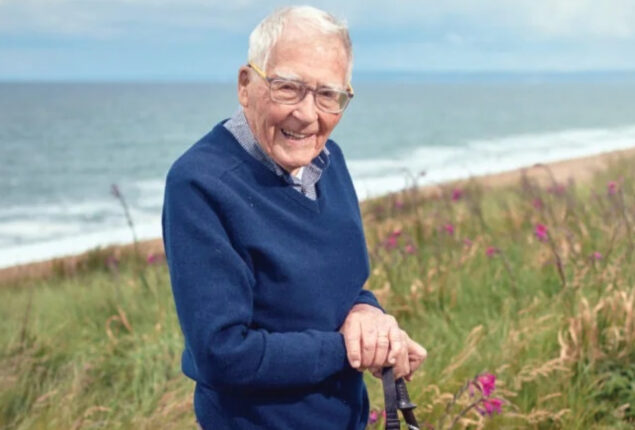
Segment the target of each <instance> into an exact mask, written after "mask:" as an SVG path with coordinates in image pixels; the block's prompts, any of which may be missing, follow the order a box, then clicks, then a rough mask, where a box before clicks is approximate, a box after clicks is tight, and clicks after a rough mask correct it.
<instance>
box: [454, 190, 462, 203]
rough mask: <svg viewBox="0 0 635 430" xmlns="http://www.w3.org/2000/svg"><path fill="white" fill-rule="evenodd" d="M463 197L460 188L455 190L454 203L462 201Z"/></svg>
mask: <svg viewBox="0 0 635 430" xmlns="http://www.w3.org/2000/svg"><path fill="white" fill-rule="evenodd" d="M461 197H463V190H462V189H460V188H455V189H453V190H452V201H453V202H455V201H457V200H460V199H461Z"/></svg>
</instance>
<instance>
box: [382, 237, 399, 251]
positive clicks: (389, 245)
mask: <svg viewBox="0 0 635 430" xmlns="http://www.w3.org/2000/svg"><path fill="white" fill-rule="evenodd" d="M385 247H386V249H387V250H391V249H395V248H396V247H397V236H392V235H391V236H389V237H388V239H386V244H385Z"/></svg>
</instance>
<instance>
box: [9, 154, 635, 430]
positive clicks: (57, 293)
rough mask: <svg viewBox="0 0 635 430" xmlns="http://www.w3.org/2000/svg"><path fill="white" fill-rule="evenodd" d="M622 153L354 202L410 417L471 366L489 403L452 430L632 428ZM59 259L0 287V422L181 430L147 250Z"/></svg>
mask: <svg viewBox="0 0 635 430" xmlns="http://www.w3.org/2000/svg"><path fill="white" fill-rule="evenodd" d="M634 162H635V159H633V158H632V157H631V158H630V159H627V160H622V161H620V162H615V163H614V164H612V165H611V167H610V168H609V169H607V170H606V171H604V172H601V173H598V174H597V175H595V177H593V178H592V179H591V180H588V181H585V182H584V184H579V185H578V184H576V183H575V182H573V181H569V182H566V183H562V182H557V181H556V180H555V179H554V180H553V181H547V182H546V183H545V182H543V183H537V182H535V181H533V180H532V179H529V178H524V179H522V180H520V181H519V182H517V183H515V184H512V185H509V186H506V187H497V188H495V189H491V188H489V187H486V186H484V185H483V184H482V183H479V182H478V181H472V182H469V183H465V184H461V185H447V186H444V187H441V191H440V192H439V193H430V192H417V191H415V190H414V189H412V190H404V191H402V192H401V193H397V194H393V195H390V196H387V197H384V198H381V199H377V200H373V201H369V202H366V203H365V204H364V220H365V225H366V232H367V238H368V243H369V251H370V253H371V260H372V267H373V272H372V276H371V278H370V280H369V282H368V288H370V289H372V290H374V292H375V293H376V294H377V296H378V297H379V299H380V301H381V302H382V303H383V304H384V306H385V308H386V309H387V310H388V311H389V312H390V313H393V314H394V315H395V316H396V317H397V319H398V320H399V322H400V324H401V325H402V326H403V327H405V328H406V330H407V331H408V332H409V333H411V336H412V337H413V338H415V339H416V340H418V341H419V342H421V343H422V344H423V345H425V346H426V347H427V349H428V351H429V358H428V360H427V362H426V363H425V365H424V368H423V369H422V371H420V372H419V374H418V375H417V376H416V377H415V379H414V380H413V381H412V382H411V383H409V391H410V394H411V398H412V400H413V401H414V403H416V404H417V405H418V408H417V409H416V414H417V417H418V418H419V420H420V422H421V423H425V425H424V426H423V428H436V429H441V428H449V427H450V424H451V422H452V420H453V419H454V417H456V415H457V413H458V412H459V411H461V410H463V409H466V408H467V407H468V406H469V405H470V404H472V403H477V405H476V406H477V407H478V406H479V404H478V399H479V395H480V394H479V392H478V390H476V391H477V392H476V393H473V394H472V395H470V392H471V391H472V392H473V391H474V390H473V388H470V389H466V390H465V392H464V393H463V394H462V395H461V396H458V397H457V398H456V399H455V401H454V402H453V403H449V402H452V399H453V396H454V394H455V393H456V392H457V391H458V390H460V389H461V387H466V386H465V383H466V381H469V380H471V379H472V378H474V377H475V376H476V375H478V374H483V373H484V372H487V373H491V374H493V375H495V376H496V378H497V381H496V389H495V391H494V393H493V394H492V396H495V398H497V399H500V400H502V401H503V405H502V411H501V413H500V414H493V416H487V415H485V416H483V415H481V413H479V411H478V410H477V408H476V407H475V408H471V409H469V410H468V411H467V412H466V413H465V415H464V416H463V417H462V418H460V419H458V420H456V422H455V427H454V428H470V429H477V428H478V429H480V428H484V429H498V428H508V429H522V428H527V429H560V428H562V429H631V428H633V425H635V347H634V346H633V343H634V341H635V315H634V312H633V310H634V308H635V262H634V259H635V256H634V255H633V254H634V253H635V249H634V247H635V172H634V171H633V169H632V166H633V163H634ZM545 173H547V177H548V172H545ZM58 269H59V270H57V273H55V274H53V275H50V276H48V277H47V278H45V279H41V280H36V281H12V282H11V283H10V284H8V285H5V286H3V288H2V289H0V315H2V318H3V323H2V325H1V326H0V428H3V429H11V430H14V429H15V430H17V429H74V430H78V429H96V428H100V429H103V428H107V429H194V428H195V426H194V423H193V421H194V419H193V413H192V410H191V393H192V389H193V384H192V383H191V382H190V381H188V380H187V379H186V378H185V377H183V376H182V375H181V373H180V352H181V342H182V341H181V334H180V331H179V327H178V322H177V320H176V316H175V312H174V309H173V304H172V298H171V292H170V286H169V278H168V274H167V268H166V266H165V264H164V261H163V260H162V258H161V257H160V256H150V258H149V259H148V256H146V255H143V256H141V255H138V254H135V253H134V252H133V251H132V250H129V251H127V252H123V253H121V254H118V255H112V254H111V251H108V250H106V251H104V250H96V251H93V252H92V253H90V254H89V255H87V256H86V257H85V258H84V259H83V260H82V262H81V264H79V265H76V266H75V267H74V269H73V270H70V271H69V270H67V269H66V268H64V267H63V266H60V267H59V268H58ZM367 383H368V386H369V394H370V398H371V404H372V407H373V409H375V410H376V411H378V412H380V411H381V409H382V404H383V398H382V392H381V386H380V384H379V381H378V380H375V379H374V378H372V377H371V376H368V375H367ZM448 404H450V407H449V408H448ZM481 406H482V405H481ZM480 409H483V408H482V407H480ZM446 412H448V416H447V417H446V418H445V420H444V422H441V421H442V416H443V415H444V414H445V413H446ZM378 415H379V417H380V418H379V420H378V421H377V422H376V423H374V424H372V425H371V426H370V427H372V428H382V423H381V413H379V414H378Z"/></svg>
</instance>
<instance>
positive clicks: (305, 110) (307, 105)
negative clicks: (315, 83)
mask: <svg viewBox="0 0 635 430" xmlns="http://www.w3.org/2000/svg"><path fill="white" fill-rule="evenodd" d="M293 112H294V114H295V117H296V118H298V119H299V120H301V121H304V122H313V121H316V120H317V117H318V113H317V106H315V93H314V92H313V91H307V92H306V95H305V96H304V98H303V99H302V100H300V101H299V102H298V104H297V106H296V109H295V110H294V111H293Z"/></svg>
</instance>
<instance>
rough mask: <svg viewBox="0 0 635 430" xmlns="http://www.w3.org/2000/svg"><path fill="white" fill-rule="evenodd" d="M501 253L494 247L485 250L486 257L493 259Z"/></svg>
mask: <svg viewBox="0 0 635 430" xmlns="http://www.w3.org/2000/svg"><path fill="white" fill-rule="evenodd" d="M499 252H500V251H499V249H498V248H495V247H493V246H488V247H487V249H486V250H485V255H487V256H488V257H493V256H494V255H496V254H498V253H499Z"/></svg>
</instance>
